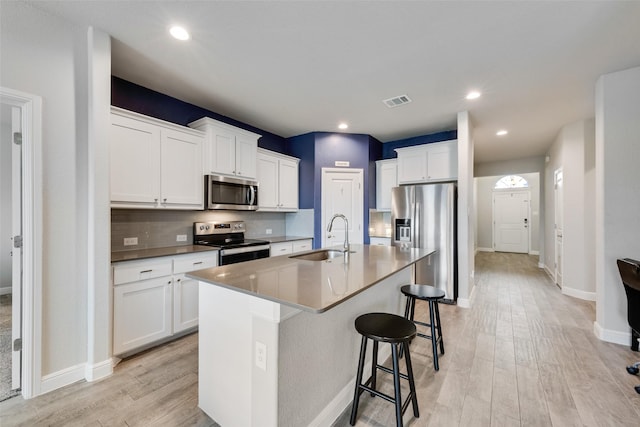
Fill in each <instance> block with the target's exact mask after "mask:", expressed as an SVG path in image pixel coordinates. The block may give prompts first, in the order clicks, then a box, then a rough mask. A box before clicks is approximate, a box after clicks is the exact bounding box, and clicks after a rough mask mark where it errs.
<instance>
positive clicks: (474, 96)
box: [466, 90, 482, 99]
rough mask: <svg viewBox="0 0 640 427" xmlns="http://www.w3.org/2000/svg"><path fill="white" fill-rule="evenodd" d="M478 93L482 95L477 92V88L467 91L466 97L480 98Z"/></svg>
mask: <svg viewBox="0 0 640 427" xmlns="http://www.w3.org/2000/svg"><path fill="white" fill-rule="evenodd" d="M480 95H482V94H481V93H480V92H478V91H477V90H472V91H471V92H469V93H468V94H467V96H466V98H467V99H477V98H480Z"/></svg>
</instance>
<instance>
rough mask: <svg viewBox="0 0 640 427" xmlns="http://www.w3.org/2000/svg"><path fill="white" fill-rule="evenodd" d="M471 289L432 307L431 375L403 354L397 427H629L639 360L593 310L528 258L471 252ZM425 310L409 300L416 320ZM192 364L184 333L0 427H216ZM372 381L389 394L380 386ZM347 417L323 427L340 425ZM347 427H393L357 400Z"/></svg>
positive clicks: (8, 410)
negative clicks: (412, 387)
mask: <svg viewBox="0 0 640 427" xmlns="http://www.w3.org/2000/svg"><path fill="white" fill-rule="evenodd" d="M476 281H477V289H476V291H475V293H474V295H473V301H472V308H470V309H463V308H459V307H457V306H451V305H441V309H440V311H441V316H442V324H443V335H444V342H445V351H446V354H445V355H444V356H442V357H441V358H440V371H438V372H434V371H433V363H432V357H431V351H430V345H429V344H430V342H428V341H426V340H424V339H417V340H415V341H414V343H413V344H412V346H411V355H412V361H413V365H414V373H415V375H416V383H417V388H418V390H417V394H418V401H419V405H420V417H419V418H417V419H416V418H414V417H413V414H412V411H411V408H409V409H408V411H407V413H406V414H405V418H404V419H405V425H409V426H447V427H449V426H574V425H575V426H638V425H640V395H638V394H636V393H635V391H634V390H633V386H634V385H636V384H640V377H635V376H632V375H629V374H627V372H626V370H625V366H626V365H628V364H631V363H633V362H635V361H636V360H640V354H639V353H634V352H632V351H631V350H629V347H627V346H620V345H615V344H609V343H604V342H602V341H599V340H598V339H597V338H595V336H594V335H593V321H594V320H595V304H594V303H592V302H586V301H582V300H579V299H575V298H571V297H567V296H564V295H562V294H561V292H560V290H559V289H558V288H557V287H556V286H555V285H554V284H552V283H551V281H550V280H549V278H548V277H547V276H546V274H545V273H544V272H543V271H542V270H540V269H538V268H537V257H531V256H528V255H517V254H504V253H480V254H479V255H478V256H477V257H476ZM425 309H426V307H425V305H424V304H422V302H421V301H419V302H418V304H417V307H416V316H417V317H422V318H423V319H426V316H427V313H426V311H425ZM197 357H198V356H197V334H194V335H190V336H187V337H185V338H182V339H180V340H178V341H174V342H173V343H170V344H168V345H165V346H162V347H159V348H156V349H153V350H150V351H147V352H145V353H142V354H140V355H137V356H134V357H132V358H130V359H127V360H125V361H123V362H122V363H121V364H120V365H118V366H117V367H116V370H115V373H114V375H112V376H111V377H109V378H107V379H105V380H102V381H99V382H95V383H84V382H83V383H78V384H73V385H71V386H68V387H65V388H63V389H60V390H56V391H54V392H51V393H49V394H46V395H44V396H40V397H37V398H35V399H31V400H28V401H25V400H23V399H22V398H21V397H15V398H12V399H9V400H7V401H4V402H0V425H2V426H3V427H5V426H17V425H29V426H63V425H64V426H74V425H78V426H80V425H81V426H134V425H136V426H215V425H217V424H215V422H214V421H213V420H212V419H210V418H209V417H208V416H206V415H205V414H204V413H203V412H202V411H201V410H200V409H198V407H197ZM387 363H389V362H387ZM356 364H357V361H355V360H354V372H355V368H356ZM379 378H380V379H379V383H382V387H383V390H384V391H385V392H387V393H392V382H391V379H390V378H389V376H387V375H386V374H380V377H379ZM403 382H404V381H403ZM406 388H407V387H405V386H404V385H403V392H404V393H405V394H404V395H405V396H406ZM229 404H232V402H229ZM292 404H295V402H292ZM349 410H350V408H347V409H346V410H345V411H344V413H343V414H342V415H341V416H340V418H339V419H338V420H337V421H336V422H335V423H334V426H336V427H342V426H347V425H348V424H349ZM356 425H357V426H362V427H364V426H367V427H381V426H393V425H395V415H394V410H393V407H392V405H391V404H390V403H388V402H386V401H384V400H382V399H380V398H371V397H370V396H369V395H368V394H363V395H362V398H361V403H360V410H359V412H358V421H357V424H356ZM295 427H297V426H295Z"/></svg>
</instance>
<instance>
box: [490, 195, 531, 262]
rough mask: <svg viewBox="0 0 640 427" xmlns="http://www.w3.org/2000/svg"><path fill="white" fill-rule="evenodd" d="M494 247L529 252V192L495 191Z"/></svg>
mask: <svg viewBox="0 0 640 427" xmlns="http://www.w3.org/2000/svg"><path fill="white" fill-rule="evenodd" d="M493 235H494V237H493V247H494V249H495V250H496V251H498V252H516V253H529V192H528V191H508V192H503V191H500V192H498V191H496V192H494V193H493Z"/></svg>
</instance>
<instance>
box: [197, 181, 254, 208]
mask: <svg viewBox="0 0 640 427" xmlns="http://www.w3.org/2000/svg"><path fill="white" fill-rule="evenodd" d="M204 179H205V181H204V188H205V206H206V207H207V209H226V210H236V211H255V210H257V209H258V182H257V181H253V180H248V179H242V178H233V177H228V176H222V175H205V177H204Z"/></svg>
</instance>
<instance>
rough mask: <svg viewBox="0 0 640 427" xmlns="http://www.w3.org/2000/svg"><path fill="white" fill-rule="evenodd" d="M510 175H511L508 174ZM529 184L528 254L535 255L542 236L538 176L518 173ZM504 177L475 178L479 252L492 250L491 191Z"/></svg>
mask: <svg viewBox="0 0 640 427" xmlns="http://www.w3.org/2000/svg"><path fill="white" fill-rule="evenodd" d="M509 175H511V174H509ZM515 175H519V176H521V177H523V178H524V179H526V180H527V182H528V183H529V189H528V191H529V193H530V197H531V199H530V200H531V201H530V210H531V217H530V219H529V224H530V227H531V242H530V245H529V252H530V253H531V254H537V253H538V252H539V251H540V242H542V241H543V240H542V236H541V231H540V216H541V215H540V213H541V210H540V174H538V173H518V174H515ZM503 176H504V175H498V176H486V177H480V178H476V179H475V182H476V186H477V194H476V205H477V210H476V218H477V224H476V229H477V236H478V237H477V240H476V244H477V248H478V249H480V250H486V249H488V250H493V236H492V231H493V226H492V224H493V206H492V204H493V203H492V202H493V189H494V187H495V185H496V182H498V180H499V179H500V178H502V177H503Z"/></svg>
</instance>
